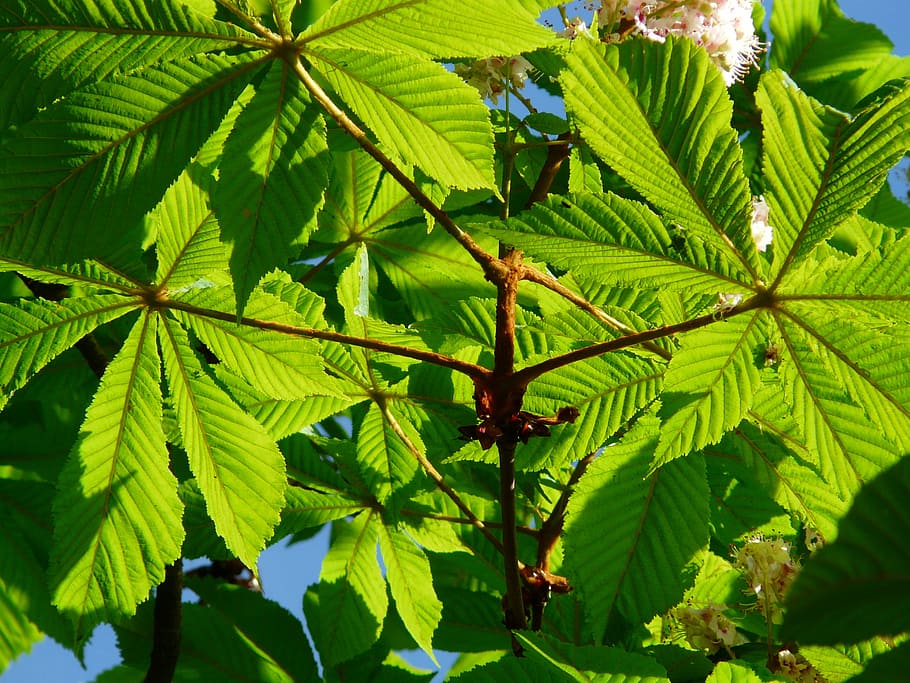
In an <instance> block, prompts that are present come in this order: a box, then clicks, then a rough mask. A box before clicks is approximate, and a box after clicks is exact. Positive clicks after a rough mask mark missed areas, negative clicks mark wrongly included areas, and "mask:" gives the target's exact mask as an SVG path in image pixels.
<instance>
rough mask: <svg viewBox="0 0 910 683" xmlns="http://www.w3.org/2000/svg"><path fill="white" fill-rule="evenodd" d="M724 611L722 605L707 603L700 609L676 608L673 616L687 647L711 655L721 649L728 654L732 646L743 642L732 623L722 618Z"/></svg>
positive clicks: (724, 617)
mask: <svg viewBox="0 0 910 683" xmlns="http://www.w3.org/2000/svg"><path fill="white" fill-rule="evenodd" d="M725 609H726V608H725V607H724V605H714V604H712V603H710V602H709V603H708V604H707V605H706V606H705V607H702V608H701V609H696V608H694V607H677V608H676V609H675V610H674V611H673V616H674V617H676V619H678V620H679V623H680V625H682V627H683V631H684V632H685V635H686V641H687V642H688V643H689V645H691V646H692V647H694V648H695V649H696V650H707V651H708V653H709V654H712V655H713V654H714V653H715V652H717V651H718V650H720V649H721V648H723V649H724V650H726V651H727V652H729V651H730V648H731V647H733V646H734V645H740V644H742V643H744V642H745V639H744V638H743V637H742V636H741V635H740V634H739V633H737V632H736V626H735V625H734V624H733V622H732V621H730V620H729V619H728V618H727V617H726V616H724V610H725Z"/></svg>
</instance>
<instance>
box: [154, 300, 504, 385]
mask: <svg viewBox="0 0 910 683" xmlns="http://www.w3.org/2000/svg"><path fill="white" fill-rule="evenodd" d="M151 305H153V306H155V307H157V308H169V309H172V310H176V311H184V312H185V313H191V314H193V315H199V316H202V317H205V318H213V319H215V320H223V321H225V322H230V323H236V322H237V316H236V315H235V314H234V313H227V312H225V311H216V310H214V309H211V308H200V307H198V306H193V305H192V304H187V303H185V302H182V301H177V300H174V299H168V298H167V297H166V296H160V295H159V297H158V298H157V299H155V301H154V302H153V303H152V304H151ZM240 324H241V325H246V326H248V327H255V328H257V329H260V330H271V331H273V332H281V333H282V334H286V335H289V336H291V337H302V338H305V339H323V340H326V341H333V342H338V343H341V344H349V345H351V346H358V347H360V348H364V349H372V350H373V351H381V352H385V353H392V354H395V355H397V356H404V357H406V358H413V359H415V360H420V361H424V362H426V363H432V364H434V365H439V366H442V367H444V368H449V369H450V370H455V371H456V372H460V373H462V374H465V375H467V376H468V377H471V378H481V377H486V376H487V375H489V370H487V369H486V368H483V367H481V366H479V365H475V364H474V363H467V362H465V361H461V360H458V359H456V358H451V357H449V356H444V355H442V354H440V353H434V352H432V351H422V350H420V349H412V348H410V347H407V346H398V345H397V344H389V343H387V342H383V341H378V340H376V339H365V338H363V337H354V336H351V335H348V334H341V333H340V332H332V331H331V330H317V329H314V328H311V327H297V326H295V325H286V324H284V323H278V322H274V321H272V320H260V319H258V318H249V317H246V316H244V317H242V318H241V319H240Z"/></svg>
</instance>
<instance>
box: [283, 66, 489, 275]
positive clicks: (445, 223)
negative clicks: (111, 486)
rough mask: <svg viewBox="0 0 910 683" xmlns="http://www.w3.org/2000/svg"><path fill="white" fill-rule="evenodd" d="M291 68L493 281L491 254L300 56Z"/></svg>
mask: <svg viewBox="0 0 910 683" xmlns="http://www.w3.org/2000/svg"><path fill="white" fill-rule="evenodd" d="M291 67H292V68H293V69H294V72H295V73H296V74H297V77H298V78H299V79H300V81H301V82H302V83H303V85H304V86H305V87H306V89H307V90H308V91H309V92H310V94H311V95H312V96H313V99H315V100H316V101H317V102H319V104H320V105H322V107H323V108H324V109H325V110H326V111H327V112H328V113H329V115H330V116H331V117H332V118H333V119H335V121H336V122H337V123H338V125H339V126H341V128H342V129H343V130H344V131H345V132H347V133H348V135H350V136H351V137H352V138H354V140H356V142H357V144H358V145H360V147H361V149H363V151H365V152H366V153H367V154H369V155H370V156H371V157H373V159H375V160H376V161H377V162H379V165H380V166H382V167H383V168H384V169H385V170H386V171H387V172H388V173H389V175H391V176H392V177H393V178H395V180H396V181H398V183H399V184H400V185H401V186H402V187H403V188H404V189H405V191H406V192H407V193H408V194H409V195H411V198H412V199H413V200H414V201H415V202H416V203H417V205H418V206H420V208H422V209H424V210H425V211H426V212H427V213H429V214H430V215H431V216H433V218H435V219H436V221H437V222H438V223H439V224H440V225H441V226H442V227H443V229H444V230H445V231H446V232H447V233H449V234H450V235H451V236H452V237H454V238H455V240H456V241H457V242H458V243H459V244H460V245H461V246H462V247H463V248H464V249H465V251H467V252H468V254H470V255H471V258H473V259H474V260H475V261H476V262H477V263H478V264H479V265H480V267H481V268H483V271H484V273H485V274H486V275H487V277H489V278H492V277H493V276H494V275H495V274H496V272H497V270H498V261H497V259H496V258H494V257H493V256H492V255H491V254H488V253H487V252H486V251H485V250H484V249H483V248H481V247H480V245H478V244H477V242H475V241H474V239H473V238H472V237H471V236H470V235H469V234H468V233H466V232H465V231H464V230H462V229H461V228H460V227H458V225H457V224H456V223H455V221H453V220H452V218H451V217H450V216H449V214H447V213H446V212H445V211H443V210H442V208H440V207H439V206H437V205H436V204H435V203H434V202H433V200H432V199H430V198H429V197H428V196H427V195H426V194H424V192H423V191H422V190H421V189H420V188H419V187H418V186H417V183H415V182H414V181H413V180H411V179H410V178H408V176H407V175H405V174H404V172H403V171H402V170H401V169H400V168H399V167H398V165H397V164H396V163H395V162H394V161H392V160H391V159H389V157H387V156H386V155H385V154H384V153H383V152H382V151H381V150H380V149H379V148H378V147H377V146H376V145H375V144H373V142H372V141H371V140H370V139H369V137H367V134H366V132H365V131H364V130H363V129H362V128H360V126H358V125H357V124H356V123H354V122H353V121H352V120H351V119H350V117H349V116H348V115H347V114H345V113H344V111H342V110H341V108H340V107H338V105H336V104H335V102H334V101H332V98H330V97H329V96H328V94H327V93H326V92H325V90H323V89H322V86H320V85H319V84H318V83H317V82H316V81H315V80H314V79H313V77H312V76H311V75H310V74H309V72H308V71H307V70H306V68H305V67H304V66H303V64H302V63H301V62H300V57H299V55H297V56H296V58H295V59H294V60H293V62H292V63H291Z"/></svg>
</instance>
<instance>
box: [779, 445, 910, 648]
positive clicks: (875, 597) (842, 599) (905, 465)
mask: <svg viewBox="0 0 910 683" xmlns="http://www.w3.org/2000/svg"><path fill="white" fill-rule="evenodd" d="M908 495H910V458H907V457H904V458H902V459H901V460H900V461H899V462H898V463H897V464H896V465H894V466H893V467H891V468H890V469H888V470H887V471H886V472H883V473H882V474H881V475H879V476H878V477H877V478H875V480H873V481H871V482H870V483H869V484H867V485H866V486H865V487H864V488H863V489H862V490H861V491H860V492H859V493H858V494H857V496H856V498H855V499H854V501H853V505H852V507H851V508H850V511H849V512H848V513H847V515H846V517H844V519H843V520H842V522H841V525H840V535H839V536H838V538H837V540H836V541H834V543H832V544H830V545H827V546H825V547H824V548H822V549H820V550H819V551H818V552H817V553H816V554H815V555H813V557H812V558H811V559H810V560H808V561H807V562H806V564H805V566H804V567H803V568H802V571H801V572H800V574H799V576H797V578H796V581H795V583H794V584H793V586H792V587H791V589H790V591H789V592H788V593H787V600H786V603H787V612H786V616H785V619H784V631H783V633H784V637H786V638H790V637H794V636H795V637H796V638H798V639H799V641H800V642H801V643H821V644H834V643H856V642H859V641H861V640H865V639H867V638H871V637H873V636H875V635H883V636H887V635H895V634H898V633H902V632H906V631H907V629H908V628H910V616H908V615H910V572H908V567H910V541H908V539H910V510H908V507H907V504H906V502H907V497H908ZM845 625H848V626H845Z"/></svg>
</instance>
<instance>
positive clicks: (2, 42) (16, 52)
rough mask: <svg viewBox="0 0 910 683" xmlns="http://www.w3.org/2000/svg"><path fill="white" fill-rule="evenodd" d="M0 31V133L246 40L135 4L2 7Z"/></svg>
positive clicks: (26, 2) (170, 8)
mask: <svg viewBox="0 0 910 683" xmlns="http://www.w3.org/2000/svg"><path fill="white" fill-rule="evenodd" d="M0 26H2V27H3V29H2V32H0V46H2V47H0V55H2V57H0V71H2V72H3V74H4V78H3V83H2V84H0V100H2V101H3V102H4V103H5V104H8V105H9V106H4V107H3V109H2V110H0V130H3V129H5V128H7V127H8V126H10V125H11V124H12V125H15V124H20V123H22V122H23V121H26V120H27V119H29V118H31V116H32V115H33V114H34V113H35V112H37V111H38V110H39V109H40V108H43V107H45V106H47V105H48V104H50V103H51V102H53V101H55V100H57V99H59V98H61V97H63V96H65V95H67V94H68V93H70V92H72V91H73V90H76V89H78V88H80V87H81V86H84V85H87V84H89V83H94V82H97V81H101V80H104V79H106V78H109V77H111V76H112V75H113V74H116V73H118V72H119V73H128V72H130V71H134V70H136V69H138V68H141V67H144V66H147V65H150V64H154V63H156V62H159V61H161V60H163V59H168V60H173V59H180V58H182V57H184V56H187V55H190V54H193V53H198V52H206V51H210V50H211V51H215V50H223V49H226V48H228V47H229V46H230V45H232V44H233V43H234V42H235V40H236V39H237V38H240V37H242V36H247V37H248V36H249V35H250V34H248V33H246V32H244V31H242V30H241V29H239V28H238V27H236V26H233V25H231V24H225V23H222V22H220V21H214V20H210V19H206V18H204V17H202V16H201V15H199V14H197V13H195V12H193V11H191V10H190V9H189V8H188V7H186V6H185V5H177V4H171V3H145V2H136V0H131V1H130V2H125V1H120V2H114V1H113V0H107V1H98V2H91V3H86V2H80V3H59V2H52V1H51V0H3V2H2V3H0ZM112 29H114V30H112ZM118 29H119V30H118Z"/></svg>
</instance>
